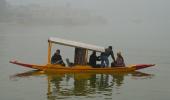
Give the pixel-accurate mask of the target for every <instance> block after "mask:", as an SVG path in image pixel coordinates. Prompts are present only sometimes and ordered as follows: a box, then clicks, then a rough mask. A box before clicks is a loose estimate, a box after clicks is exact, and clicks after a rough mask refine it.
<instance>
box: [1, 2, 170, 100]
mask: <svg viewBox="0 0 170 100" xmlns="http://www.w3.org/2000/svg"><path fill="white" fill-rule="evenodd" d="M169 5H170V1H168V0H161V1H160V0H149V1H148V0H140V1H139V0H48V1H47V0H36V1H35V0H0V100H57V99H60V100H68V99H69V100H70V99H71V100H79V99H82V100H113V99H116V100H169V98H170V96H169V94H170V87H169V84H170V78H169V77H170V74H169V73H170V69H169V66H170V47H169V45H168V44H169V43H170V34H169V33H170V13H169V9H170V6H169ZM49 37H59V38H64V39H68V40H75V41H81V42H84V43H89V44H94V45H99V46H103V47H107V46H109V45H112V46H113V48H114V53H115V56H116V52H118V51H121V52H122V55H123V57H124V59H125V63H126V64H127V65H129V64H142V63H151V64H156V66H154V67H150V68H146V69H142V70H139V72H134V73H126V74H118V75H117V74H114V73H113V74H89V73H86V74H84V73H79V74H42V73H41V72H34V71H32V69H29V68H22V67H20V66H17V65H13V64H10V63H9V61H10V60H19V61H22V62H26V63H31V64H46V63H47V46H48V44H47V40H48V38H49ZM53 47H54V48H53V49H52V53H53V52H54V50H55V49H57V48H59V49H61V54H62V56H63V59H66V58H69V59H70V60H71V61H73V56H74V48H71V47H66V46H61V45H54V46H53ZM90 53H91V52H89V54H90ZM110 60H111V59H110Z"/></svg>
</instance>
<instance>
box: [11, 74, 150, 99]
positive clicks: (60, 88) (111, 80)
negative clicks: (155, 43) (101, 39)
mask: <svg viewBox="0 0 170 100" xmlns="http://www.w3.org/2000/svg"><path fill="white" fill-rule="evenodd" d="M41 75H45V76H47V82H48V86H47V99H48V100H55V99H59V98H60V99H67V98H69V97H70V96H89V97H90V98H93V97H95V96H96V95H98V94H99V95H105V96H111V95H112V91H113V89H114V88H120V87H121V86H122V85H123V84H125V83H124V79H125V77H126V76H130V77H132V79H148V78H149V79H150V78H152V77H153V75H151V74H147V73H142V72H138V71H135V72H132V73H114V74H96V73H58V74H56V73H55V74H54V73H44V72H43V71H29V72H25V73H19V74H16V75H13V77H15V78H16V77H28V76H41Z"/></svg>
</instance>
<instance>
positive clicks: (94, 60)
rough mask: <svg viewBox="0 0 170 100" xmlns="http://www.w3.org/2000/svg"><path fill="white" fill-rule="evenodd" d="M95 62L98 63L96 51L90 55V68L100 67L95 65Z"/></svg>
mask: <svg viewBox="0 0 170 100" xmlns="http://www.w3.org/2000/svg"><path fill="white" fill-rule="evenodd" d="M97 61H100V58H99V57H97V55H96V51H93V53H92V54H91V55H90V59H89V65H91V66H92V67H100V65H97V64H96V62H97Z"/></svg>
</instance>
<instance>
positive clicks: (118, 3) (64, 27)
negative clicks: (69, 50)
mask: <svg viewBox="0 0 170 100" xmlns="http://www.w3.org/2000/svg"><path fill="white" fill-rule="evenodd" d="M169 9H170V1H169V0H48V1H47V0H36V1H35V0H0V13H1V14H0V23H1V24H0V25H1V26H0V27H1V29H4V28H7V27H8V28H10V29H15V30H16V29H17V28H18V30H20V29H19V28H20V27H24V28H25V27H27V28H30V27H33V28H35V27H38V28H39V29H41V28H43V29H41V31H42V32H40V31H38V32H39V34H42V33H43V32H51V33H52V32H54V33H55V32H58V33H62V34H64V36H63V37H68V38H73V36H74V39H75V38H79V39H80V40H83V39H84V38H82V37H89V38H87V40H89V41H91V42H94V43H95V42H99V41H95V40H93V38H94V37H95V36H98V40H102V39H103V40H106V41H105V42H106V43H103V42H100V44H102V45H106V44H108V43H109V42H115V44H117V45H118V44H120V45H122V46H126V45H127V43H128V44H133V45H134V46H135V45H138V44H142V45H147V44H149V45H148V46H151V45H153V47H157V45H159V46H160V47H163V48H167V47H166V46H163V44H165V43H167V42H169V39H170V35H169V32H170V12H169ZM17 26H18V27H17ZM44 27H46V29H44ZM21 30H22V29H21ZM47 30H48V31H47ZM50 30H51V31H50ZM3 32H4V31H3ZM3 32H2V31H1V33H3ZM36 32H37V31H36ZM4 33H9V32H8V31H5V32H4ZM66 34H71V36H66ZM61 37H62V35H61ZM79 39H78V40H79ZM110 40H111V41H110ZM83 41H86V39H84V40H83ZM135 41H138V42H139V43H138V44H135V43H134V42H135ZM125 43H126V44H125ZM111 44H114V43H111ZM123 44H124V45H123Z"/></svg>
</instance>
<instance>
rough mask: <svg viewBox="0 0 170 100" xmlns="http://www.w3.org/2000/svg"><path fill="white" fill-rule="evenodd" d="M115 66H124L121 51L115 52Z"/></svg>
mask: <svg viewBox="0 0 170 100" xmlns="http://www.w3.org/2000/svg"><path fill="white" fill-rule="evenodd" d="M114 66H116V67H125V62H124V59H123V57H122V55H121V52H118V53H117V58H116V62H115V65H114Z"/></svg>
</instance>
